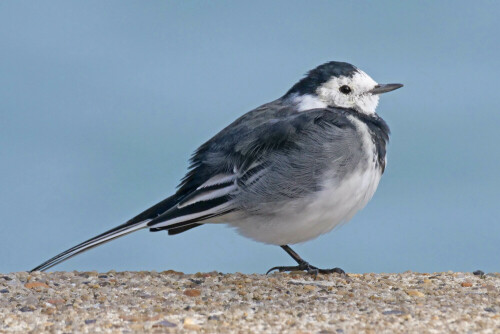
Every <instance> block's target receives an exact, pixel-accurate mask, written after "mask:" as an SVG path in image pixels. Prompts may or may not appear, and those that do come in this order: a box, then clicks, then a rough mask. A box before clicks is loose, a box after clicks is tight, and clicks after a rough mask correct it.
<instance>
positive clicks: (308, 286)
mask: <svg viewBox="0 0 500 334" xmlns="http://www.w3.org/2000/svg"><path fill="white" fill-rule="evenodd" d="M304 290H306V291H314V290H316V287H315V286H314V285H304Z"/></svg>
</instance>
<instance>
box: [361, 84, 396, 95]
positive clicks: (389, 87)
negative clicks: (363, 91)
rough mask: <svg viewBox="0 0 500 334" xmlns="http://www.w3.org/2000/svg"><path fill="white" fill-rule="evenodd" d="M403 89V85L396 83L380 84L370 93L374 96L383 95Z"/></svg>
mask: <svg viewBox="0 0 500 334" xmlns="http://www.w3.org/2000/svg"><path fill="white" fill-rule="evenodd" d="M401 87H403V85H402V84H396V83H393V84H378V85H376V86H375V88H373V89H372V90H370V91H368V93H372V94H373V95H377V94H383V93H387V92H390V91H393V90H395V89H398V88H401Z"/></svg>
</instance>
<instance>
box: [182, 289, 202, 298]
mask: <svg viewBox="0 0 500 334" xmlns="http://www.w3.org/2000/svg"><path fill="white" fill-rule="evenodd" d="M184 294H185V295H186V296H189V297H198V296H199V295H201V291H200V290H198V289H186V290H184Z"/></svg>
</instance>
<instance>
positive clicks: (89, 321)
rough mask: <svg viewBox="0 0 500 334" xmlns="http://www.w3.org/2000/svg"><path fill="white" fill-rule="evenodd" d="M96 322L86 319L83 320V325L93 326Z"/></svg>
mask: <svg viewBox="0 0 500 334" xmlns="http://www.w3.org/2000/svg"><path fill="white" fill-rule="evenodd" d="M96 321H97V320H96V319H87V320H85V325H90V324H95V323H96Z"/></svg>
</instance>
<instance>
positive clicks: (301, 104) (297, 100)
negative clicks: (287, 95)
mask: <svg viewBox="0 0 500 334" xmlns="http://www.w3.org/2000/svg"><path fill="white" fill-rule="evenodd" d="M292 103H293V104H295V105H296V106H297V110H298V111H304V110H311V109H317V108H326V107H328V104H326V103H325V102H324V101H323V100H321V99H320V98H318V97H317V96H314V95H310V94H305V95H297V94H295V95H294V96H293V97H292Z"/></svg>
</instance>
